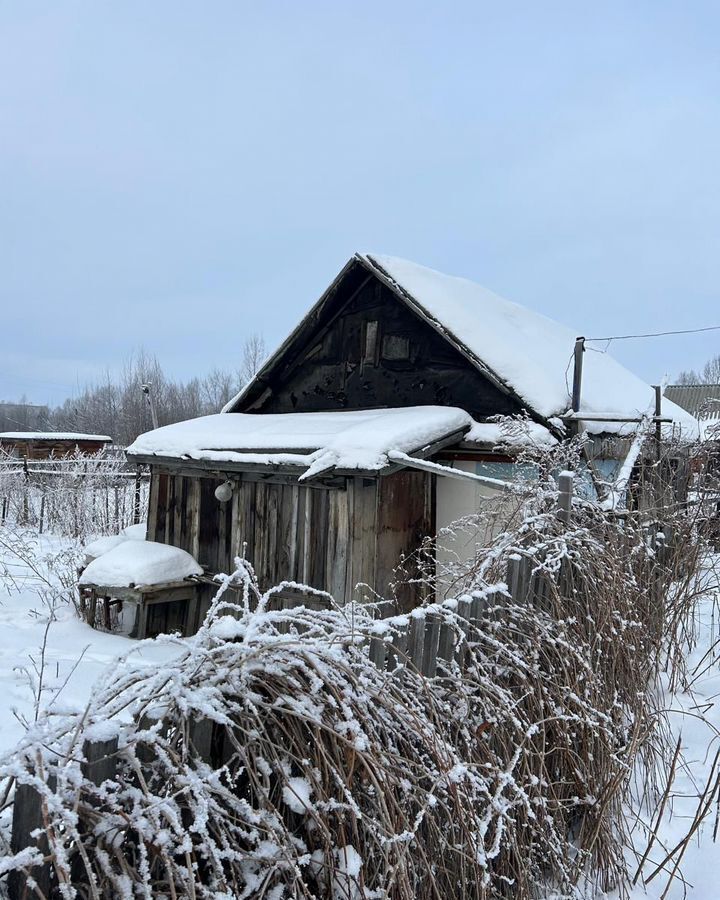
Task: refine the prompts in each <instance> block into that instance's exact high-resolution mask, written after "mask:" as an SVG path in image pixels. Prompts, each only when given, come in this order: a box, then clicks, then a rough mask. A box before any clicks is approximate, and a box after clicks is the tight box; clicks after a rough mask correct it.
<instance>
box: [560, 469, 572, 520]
mask: <svg viewBox="0 0 720 900" xmlns="http://www.w3.org/2000/svg"><path fill="white" fill-rule="evenodd" d="M574 480H575V475H574V473H573V472H561V473H560V475H559V476H558V489H559V493H558V499H557V517H558V519H560V521H561V522H564V523H565V525H569V524H570V520H571V518H572V499H573V482H574Z"/></svg>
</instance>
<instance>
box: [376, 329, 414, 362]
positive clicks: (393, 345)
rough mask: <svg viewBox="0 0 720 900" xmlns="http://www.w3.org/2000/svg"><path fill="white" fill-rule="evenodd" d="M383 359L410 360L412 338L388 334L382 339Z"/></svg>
mask: <svg viewBox="0 0 720 900" xmlns="http://www.w3.org/2000/svg"><path fill="white" fill-rule="evenodd" d="M382 358H383V359H389V360H402V359H410V338H408V337H405V336H404V335H402V334H386V335H384V337H383V339H382Z"/></svg>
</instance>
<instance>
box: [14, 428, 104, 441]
mask: <svg viewBox="0 0 720 900" xmlns="http://www.w3.org/2000/svg"><path fill="white" fill-rule="evenodd" d="M3 440H7V441H103V442H105V443H110V442H111V441H112V438H111V437H108V435H106V434H81V433H79V432H78V433H76V432H72V431H67V432H65V431H2V432H0V441H3Z"/></svg>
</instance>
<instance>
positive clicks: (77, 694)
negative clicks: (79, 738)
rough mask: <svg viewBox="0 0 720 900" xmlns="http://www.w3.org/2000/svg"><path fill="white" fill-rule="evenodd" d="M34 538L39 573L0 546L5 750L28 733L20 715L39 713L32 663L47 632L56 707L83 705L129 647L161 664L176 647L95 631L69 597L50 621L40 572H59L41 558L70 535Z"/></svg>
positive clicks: (0, 717) (1, 749)
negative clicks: (80, 616)
mask: <svg viewBox="0 0 720 900" xmlns="http://www.w3.org/2000/svg"><path fill="white" fill-rule="evenodd" d="M32 539H33V540H34V541H35V542H36V543H35V552H34V553H33V557H34V559H35V560H36V564H37V566H38V570H39V574H36V573H35V572H33V571H32V568H31V566H30V565H28V563H27V562H25V561H23V560H22V559H20V558H18V557H17V556H16V555H15V554H14V553H12V552H11V551H10V550H8V549H7V547H4V548H3V547H0V754H4V753H6V752H8V751H10V750H12V747H13V746H14V745H15V744H16V743H17V741H18V740H19V739H20V737H21V736H22V735H23V733H24V728H23V724H22V722H21V721H20V720H21V719H22V717H25V718H26V719H30V720H32V718H33V716H34V696H33V687H32V682H35V683H37V678H36V677H35V676H33V668H34V664H35V665H37V666H40V663H41V658H42V655H43V654H42V647H43V642H44V640H45V634H46V631H47V640H46V645H45V652H44V660H45V665H44V686H43V687H44V689H43V695H42V704H43V705H44V706H47V705H48V704H50V703H52V704H53V705H54V708H56V709H58V708H60V709H64V710H71V709H79V708H82V707H83V706H84V705H85V703H86V702H87V700H88V698H89V697H90V695H91V691H92V689H93V684H94V683H95V681H96V679H97V678H98V676H99V675H100V673H101V672H102V671H103V669H105V668H106V667H107V666H109V665H117V664H118V663H116V662H115V661H116V660H117V658H118V657H119V656H122V655H125V654H127V653H128V652H129V651H131V650H132V652H133V658H134V660H135V661H137V660H141V661H147V663H148V665H154V664H158V663H162V662H163V661H165V660H167V659H170V658H172V657H173V656H175V655H176V654H177V652H178V649H177V647H174V646H172V645H169V644H163V643H159V642H153V641H144V642H142V643H138V642H135V641H130V640H129V639H128V638H126V637H122V636H116V635H112V634H105V633H103V632H100V631H95V630H94V629H92V628H90V627H89V626H88V625H85V624H84V623H83V622H81V621H80V620H79V619H78V618H77V615H76V613H75V609H74V607H73V606H72V605H71V604H68V603H63V604H61V605H59V606H57V607H56V608H55V610H54V614H53V615H54V621H52V622H51V623H50V625H49V627H48V618H49V610H48V608H47V606H45V605H44V604H43V602H42V598H41V593H43V580H42V579H43V577H47V578H49V580H50V581H51V582H53V583H56V582H57V573H53V572H52V571H51V568H50V567H49V566H48V564H47V562H44V561H43V559H46V558H47V556H48V555H49V554H57V553H59V552H61V551H63V550H69V549H71V548H72V546H73V542H72V541H71V540H69V539H67V538H56V537H50V536H43V537H38V536H33V538H32ZM45 593H46V592H45ZM33 660H34V661H35V663H34V664H33ZM31 676H33V677H31ZM59 688H62V689H61V690H60V691H58V689H59Z"/></svg>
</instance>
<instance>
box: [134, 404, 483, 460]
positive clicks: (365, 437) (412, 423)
mask: <svg viewBox="0 0 720 900" xmlns="http://www.w3.org/2000/svg"><path fill="white" fill-rule="evenodd" d="M472 424H473V421H472V419H471V418H470V416H469V415H468V414H467V413H466V412H463V410H461V409H456V408H455V407H446V406H412V407H407V408H404V409H369V410H353V411H348V412H317V413H279V414H267V415H249V414H246V413H218V414H217V415H213V416H202V417H201V418H199V419H189V420H188V421H186V422H178V423H177V424H176V425H166V426H164V427H163V428H157V429H155V430H154V431H149V432H147V433H146V434H142V435H140V437H139V438H138V439H137V440H136V441H135V443H134V444H132V445H131V446H130V447H128V449H127V453H128V455H129V456H133V455H142V456H163V457H171V458H180V459H197V460H209V461H217V462H236V463H260V464H263V465H273V464H285V465H297V466H302V467H303V468H305V469H306V472H305V473H304V475H303V476H302V477H310V476H312V475H314V474H317V473H318V472H321V471H324V470H326V469H331V468H336V469H350V470H356V469H357V470H362V471H376V470H378V469H382V468H384V467H385V466H386V465H388V453H389V452H390V451H392V450H396V451H397V450H399V451H402V452H405V453H410V452H413V451H416V450H419V449H421V448H422V447H423V446H425V445H426V444H430V443H433V442H435V441H438V440H440V439H441V438H443V437H445V436H447V435H449V434H452V433H453V432H454V431H458V430H460V429H469V428H470V427H471V426H472Z"/></svg>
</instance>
